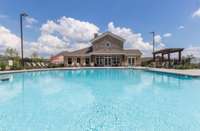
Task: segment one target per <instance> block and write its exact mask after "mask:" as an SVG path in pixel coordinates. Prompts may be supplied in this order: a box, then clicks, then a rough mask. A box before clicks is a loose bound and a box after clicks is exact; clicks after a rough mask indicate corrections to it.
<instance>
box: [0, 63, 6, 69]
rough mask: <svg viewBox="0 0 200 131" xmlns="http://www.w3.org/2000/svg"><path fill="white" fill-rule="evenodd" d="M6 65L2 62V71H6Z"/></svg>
mask: <svg viewBox="0 0 200 131" xmlns="http://www.w3.org/2000/svg"><path fill="white" fill-rule="evenodd" d="M5 69H6V64H5V63H4V62H0V70H5Z"/></svg>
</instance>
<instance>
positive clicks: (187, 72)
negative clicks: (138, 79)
mask: <svg viewBox="0 0 200 131" xmlns="http://www.w3.org/2000/svg"><path fill="white" fill-rule="evenodd" d="M101 68H102V69H103V68H108V69H109V68H114V69H140V70H147V71H154V72H162V73H171V74H177V75H187V76H192V77H200V69H188V70H178V69H164V68H150V67H62V68H40V69H25V70H11V71H0V75H1V74H10V73H22V72H34V71H52V70H78V69H101Z"/></svg>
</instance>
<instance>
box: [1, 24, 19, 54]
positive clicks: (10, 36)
mask: <svg viewBox="0 0 200 131" xmlns="http://www.w3.org/2000/svg"><path fill="white" fill-rule="evenodd" d="M6 48H15V49H19V48H20V38H19V37H18V36H16V35H15V34H14V33H12V32H11V31H10V30H9V29H7V28H6V27H4V26H0V52H4V50H5V49H6Z"/></svg>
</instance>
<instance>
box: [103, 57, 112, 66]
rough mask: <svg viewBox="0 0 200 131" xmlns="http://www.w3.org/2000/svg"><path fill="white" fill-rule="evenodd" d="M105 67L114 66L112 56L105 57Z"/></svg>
mask: <svg viewBox="0 0 200 131" xmlns="http://www.w3.org/2000/svg"><path fill="white" fill-rule="evenodd" d="M104 61H105V62H104V66H112V57H111V56H105V57H104Z"/></svg>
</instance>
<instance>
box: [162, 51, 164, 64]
mask: <svg viewBox="0 0 200 131" xmlns="http://www.w3.org/2000/svg"><path fill="white" fill-rule="evenodd" d="M161 59H162V62H163V61H164V54H163V53H162V57H161Z"/></svg>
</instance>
